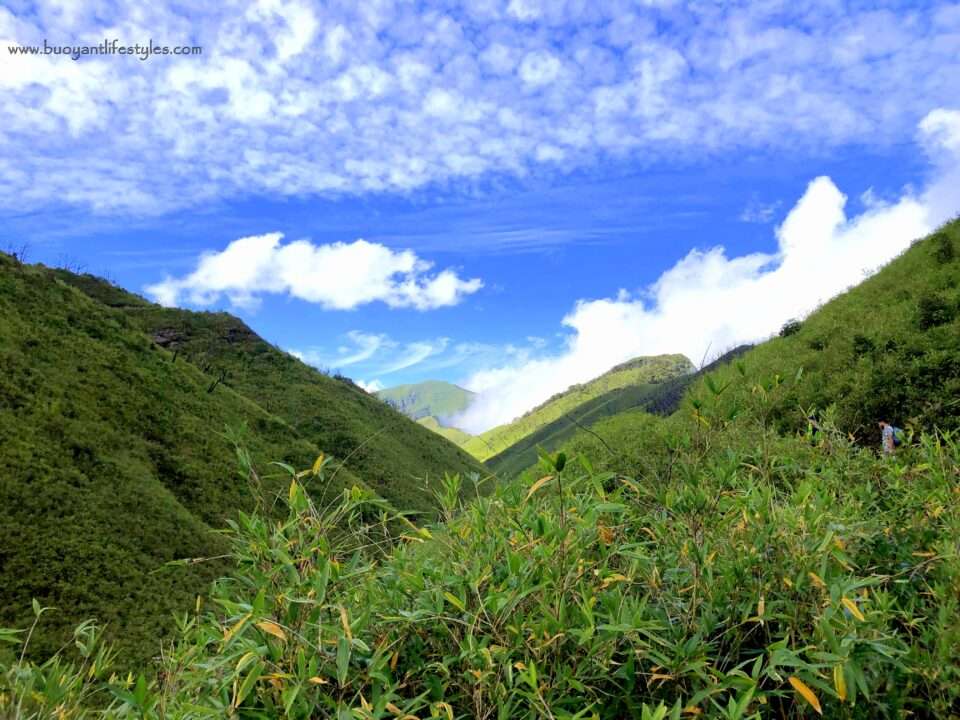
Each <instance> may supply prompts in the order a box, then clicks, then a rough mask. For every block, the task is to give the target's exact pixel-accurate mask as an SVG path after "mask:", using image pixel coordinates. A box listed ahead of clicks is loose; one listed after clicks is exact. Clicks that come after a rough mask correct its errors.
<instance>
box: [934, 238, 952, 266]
mask: <svg viewBox="0 0 960 720" xmlns="http://www.w3.org/2000/svg"><path fill="white" fill-rule="evenodd" d="M933 242H934V245H933V257H934V258H935V259H936V261H937V262H938V263H940V264H941V265H946V264H947V263H949V262H953V260H954V258H955V257H956V252H955V251H954V249H953V241H952V240H951V239H950V236H949V235H947V233H945V232H939V233H937V234H936V235H935V236H934V241H933Z"/></svg>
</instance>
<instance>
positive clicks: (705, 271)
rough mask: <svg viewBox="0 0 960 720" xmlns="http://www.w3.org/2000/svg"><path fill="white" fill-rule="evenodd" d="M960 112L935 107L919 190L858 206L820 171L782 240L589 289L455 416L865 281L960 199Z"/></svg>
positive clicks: (492, 413)
mask: <svg viewBox="0 0 960 720" xmlns="http://www.w3.org/2000/svg"><path fill="white" fill-rule="evenodd" d="M958 119H960V113H955V112H953V111H936V112H933V113H930V115H928V116H927V117H926V118H925V119H924V120H923V121H922V122H921V124H920V134H921V140H922V142H923V144H924V145H925V146H926V147H927V148H928V150H929V151H930V154H931V159H932V160H933V161H934V169H933V171H932V178H931V180H930V182H929V183H928V184H927V186H926V187H925V188H924V189H923V190H922V191H920V192H912V191H909V190H908V191H905V192H904V194H903V195H902V196H901V197H900V198H899V199H897V200H895V201H892V202H883V201H882V200H879V199H877V198H873V199H872V201H871V204H870V205H868V206H867V208H866V209H865V210H864V211H863V212H862V213H861V214H859V215H855V216H853V217H850V216H848V215H847V213H846V210H845V208H846V203H847V198H846V196H845V195H844V194H843V193H842V192H841V191H840V189H839V188H838V187H837V186H836V185H835V184H834V182H833V181H832V180H831V179H830V178H828V177H818V178H816V179H814V180H813V181H811V182H810V184H809V185H808V187H807V189H806V192H805V193H804V194H803V196H802V197H801V198H800V199H799V201H798V202H797V203H796V205H795V206H794V207H793V208H792V209H791V210H790V212H789V214H788V215H787V216H786V219H785V220H784V221H783V223H782V224H781V225H780V226H779V227H778V228H777V229H776V241H777V249H776V251H775V252H772V253H753V254H749V255H744V256H740V257H730V256H728V255H727V253H726V251H725V250H724V248H722V247H713V248H709V249H706V250H693V251H691V252H690V253H689V254H688V255H687V256H686V257H685V258H683V259H682V260H681V261H680V262H678V263H677V264H676V265H675V266H674V267H672V268H670V269H669V270H667V271H666V272H665V273H663V275H661V276H660V278H659V279H658V280H657V281H656V282H655V283H654V284H653V285H652V286H650V287H649V288H647V289H646V290H645V291H644V292H642V293H640V294H637V295H633V294H630V293H628V292H626V291H621V292H620V293H619V294H618V295H617V296H616V297H613V298H602V299H594V300H581V301H579V302H577V303H576V305H575V306H574V308H573V310H572V311H571V312H570V313H569V314H568V315H567V316H566V317H565V318H563V325H564V326H565V328H567V329H568V331H569V333H570V334H569V336H568V339H567V344H566V347H565V348H564V351H563V352H561V353H559V354H553V355H541V356H538V357H534V358H532V359H530V360H528V361H526V362H519V363H509V364H502V365H500V366H494V367H490V368H488V369H484V370H481V371H479V372H476V373H474V374H473V375H472V376H471V377H469V378H467V379H466V380H465V381H463V382H462V383H461V384H462V385H463V386H464V387H467V388H469V389H471V390H474V391H476V392H479V393H480V395H479V397H478V398H477V399H476V401H475V402H474V404H473V405H472V406H471V407H470V408H469V409H468V410H467V411H466V412H465V413H464V414H463V415H462V416H460V417H459V418H456V419H455V420H454V421H453V422H454V424H456V425H457V426H458V427H462V428H464V429H466V430H469V431H472V432H480V431H483V430H486V429H488V428H490V427H492V426H494V425H498V424H501V423H504V422H509V421H510V420H511V419H512V418H514V417H516V416H518V415H520V414H521V413H523V412H524V411H526V410H529V409H530V408H531V407H533V406H535V405H537V404H539V403H541V402H543V401H544V400H546V399H547V398H549V397H550V396H551V395H553V394H554V393H556V392H558V391H561V390H563V389H565V388H566V387H569V386H570V385H572V384H574V383H581V382H585V381H586V380H589V379H590V378H593V377H596V376H597V375H600V374H601V373H603V372H605V371H606V370H608V369H610V368H611V367H612V366H613V365H615V364H617V363H619V362H622V361H624V360H627V359H630V358H633V357H637V356H640V355H654V354H660V353H676V352H680V353H683V354H685V355H686V356H687V357H689V358H690V359H691V360H693V361H694V362H695V363H699V362H700V361H701V360H702V359H703V358H704V356H705V355H707V353H708V352H709V353H710V354H716V353H719V352H721V351H723V350H726V349H728V348H730V347H732V346H735V345H738V344H740V343H743V342H749V341H755V340H759V339H763V338H765V337H767V336H769V335H770V334H771V333H773V332H774V331H776V330H777V329H778V328H779V327H780V326H781V324H782V323H783V322H784V321H786V320H788V319H790V318H797V317H802V316H804V315H805V314H807V313H809V312H810V311H812V310H813V309H814V308H816V307H817V305H819V304H820V303H822V302H824V301H826V300H828V299H829V298H831V297H833V296H835V295H837V294H838V293H840V292H842V291H843V290H845V289H846V288H848V287H850V286H852V285H855V284H857V283H858V282H860V281H861V280H863V278H864V276H865V275H867V274H869V273H871V272H873V271H874V270H876V269H877V268H879V267H880V266H882V265H883V264H885V263H887V262H889V261H890V260H891V259H893V258H894V257H896V256H897V255H898V254H899V253H901V252H902V251H903V250H905V249H906V248H907V247H908V246H909V245H910V242H911V241H912V240H915V239H917V238H919V237H921V236H923V235H926V234H928V233H929V232H930V231H931V230H933V229H934V228H935V227H936V226H937V225H939V224H940V223H942V222H943V221H945V220H946V219H948V218H949V217H951V216H952V215H954V214H955V213H956V211H957V208H958V207H960V182H958V178H957V176H956V175H957V173H956V168H957V167H958V166H960V145H958V142H960V122H957V121H958Z"/></svg>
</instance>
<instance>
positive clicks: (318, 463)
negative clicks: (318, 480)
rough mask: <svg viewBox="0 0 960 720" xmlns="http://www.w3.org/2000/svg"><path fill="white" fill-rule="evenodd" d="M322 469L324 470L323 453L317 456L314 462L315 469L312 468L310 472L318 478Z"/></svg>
mask: <svg viewBox="0 0 960 720" xmlns="http://www.w3.org/2000/svg"><path fill="white" fill-rule="evenodd" d="M321 468H323V453H320V454H319V455H317V459H316V460H314V461H313V467H312V468H310V472H312V473H313V476H314V477H316V476H317V475H319V474H320V470H321Z"/></svg>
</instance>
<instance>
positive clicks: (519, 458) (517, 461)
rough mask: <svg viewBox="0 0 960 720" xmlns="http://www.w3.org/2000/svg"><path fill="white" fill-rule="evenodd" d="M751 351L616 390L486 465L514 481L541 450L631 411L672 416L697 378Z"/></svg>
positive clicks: (737, 351) (555, 447)
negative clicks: (692, 371)
mask: <svg viewBox="0 0 960 720" xmlns="http://www.w3.org/2000/svg"><path fill="white" fill-rule="evenodd" d="M748 348H749V346H747V345H744V346H741V347H738V348H736V349H734V350H731V351H730V352H728V353H725V354H724V355H723V357H721V358H720V359H718V360H716V361H714V362H712V363H710V364H709V365H708V366H707V367H705V368H703V369H702V370H699V371H697V372H695V373H684V374H682V375H679V376H677V377H674V378H671V379H669V380H664V381H663V382H659V383H650V384H644V385H626V386H623V387H614V388H613V389H611V390H608V391H607V392H605V393H602V394H601V395H597V396H596V397H594V398H591V399H590V400H586V401H585V402H583V403H581V404H579V405H577V406H575V407H574V408H572V409H571V410H569V411H568V412H566V413H565V414H563V415H561V416H560V417H559V418H557V419H556V420H554V421H553V422H549V423H547V424H546V425H543V426H541V427H540V428H538V429H537V430H535V431H534V432H532V433H530V434H529V435H526V436H524V437H522V438H521V439H520V440H518V441H517V442H515V443H514V444H513V445H511V446H510V447H508V448H507V449H506V450H504V451H503V452H501V453H497V454H496V455H494V456H493V457H491V458H488V459H487V460H486V461H485V463H484V464H485V465H486V466H487V467H488V468H489V469H490V471H491V472H493V473H494V474H496V475H497V476H498V477H500V478H502V479H503V478H510V477H513V476H515V475H517V474H519V473H521V472H523V471H524V470H526V469H527V468H530V467H532V466H533V465H535V464H536V463H537V457H538V453H539V450H540V449H542V450H544V451H546V452H552V451H554V450H558V449H559V448H560V447H561V446H562V445H563V443H564V442H566V441H567V440H569V439H570V438H572V437H573V436H574V435H575V434H576V433H577V432H579V431H580V430H582V429H584V428H589V427H590V426H591V425H593V424H594V423H596V422H598V421H600V420H601V419H603V418H606V417H610V416H613V415H618V414H620V413H623V412H626V411H628V410H641V411H643V412H647V413H656V414H658V415H669V414H670V413H672V412H673V411H675V410H676V409H677V407H679V405H680V401H681V400H682V398H683V395H684V393H685V392H686V390H687V388H688V387H689V386H690V385H691V384H692V383H693V382H694V381H695V380H696V379H697V378H699V377H702V376H703V375H704V374H705V373H708V372H711V371H712V370H714V369H715V368H716V367H717V366H719V365H722V364H724V363H726V362H729V361H730V360H731V359H733V358H734V357H738V356H739V355H741V354H743V353H744V352H745V351H746V350H747V349H748Z"/></svg>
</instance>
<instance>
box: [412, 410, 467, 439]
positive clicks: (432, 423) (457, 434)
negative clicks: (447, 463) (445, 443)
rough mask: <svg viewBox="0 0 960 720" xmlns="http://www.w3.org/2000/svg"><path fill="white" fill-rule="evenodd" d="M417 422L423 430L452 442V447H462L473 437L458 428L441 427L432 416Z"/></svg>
mask: <svg viewBox="0 0 960 720" xmlns="http://www.w3.org/2000/svg"><path fill="white" fill-rule="evenodd" d="M417 422H418V423H419V424H420V425H423V426H424V427H425V428H428V429H430V430H432V431H433V432H435V433H437V434H438V435H442V436H443V437H445V438H446V439H447V440H449V441H450V442H452V443H453V444H454V445H460V446H463V445H465V444H466V443H468V442H469V441H470V438H472V437H473V435H471V434H470V433H467V432H464V431H463V430H460V429H459V428H455V427H447V426H446V425H441V424H440V421H439V420H437V419H436V418H435V417H433V415H427V416H426V417H422V418H420V419H419V420H417Z"/></svg>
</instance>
